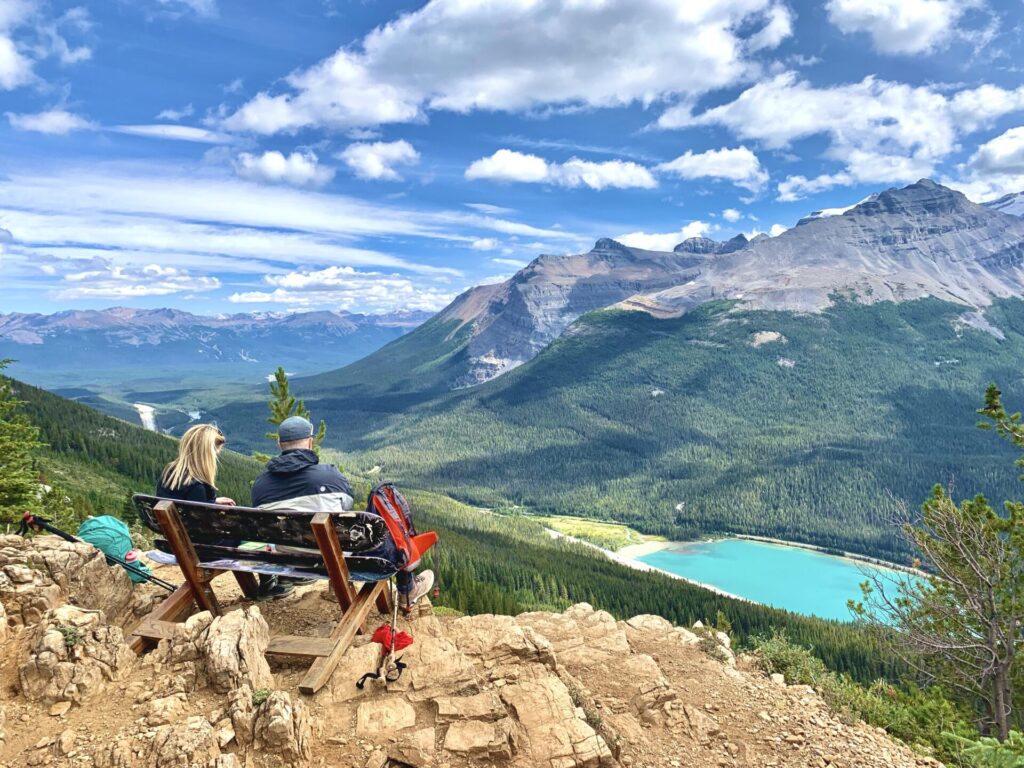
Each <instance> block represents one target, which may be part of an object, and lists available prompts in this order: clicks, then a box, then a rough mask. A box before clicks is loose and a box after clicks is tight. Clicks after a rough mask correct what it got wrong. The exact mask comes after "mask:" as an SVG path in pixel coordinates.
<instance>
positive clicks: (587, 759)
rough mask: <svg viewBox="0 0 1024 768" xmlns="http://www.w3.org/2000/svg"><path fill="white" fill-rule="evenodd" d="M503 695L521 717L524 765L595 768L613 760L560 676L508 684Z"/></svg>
mask: <svg viewBox="0 0 1024 768" xmlns="http://www.w3.org/2000/svg"><path fill="white" fill-rule="evenodd" d="M501 699H502V701H504V702H505V704H506V705H507V706H508V708H509V710H510V711H511V712H513V713H514V714H515V717H516V719H517V720H518V724H519V738H518V749H519V752H520V753H521V762H522V763H523V764H524V765H567V766H579V767H580V768H596V766H602V765H610V764H611V763H612V760H613V758H612V754H611V751H610V750H609V749H608V745H607V744H606V743H605V741H604V739H603V738H601V736H599V735H598V734H597V733H596V732H595V731H594V729H593V728H592V727H591V726H590V725H589V724H587V722H586V721H585V720H584V719H583V718H582V717H581V716H580V713H579V712H578V711H577V709H576V707H575V705H574V704H573V702H572V699H571V697H570V696H569V691H568V689H567V688H566V687H565V684H564V683H563V682H562V681H561V680H559V679H558V678H556V677H548V678H545V679H543V680H536V681H528V682H525V683H520V684H517V685H511V686H506V687H504V688H502V690H501ZM469 722H478V721H469Z"/></svg>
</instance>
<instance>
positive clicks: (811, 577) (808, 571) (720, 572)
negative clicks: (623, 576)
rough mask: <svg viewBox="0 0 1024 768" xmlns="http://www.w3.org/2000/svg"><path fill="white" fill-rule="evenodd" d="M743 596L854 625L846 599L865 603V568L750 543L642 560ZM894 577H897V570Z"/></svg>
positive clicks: (730, 542) (695, 547)
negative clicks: (861, 598) (863, 593)
mask: <svg viewBox="0 0 1024 768" xmlns="http://www.w3.org/2000/svg"><path fill="white" fill-rule="evenodd" d="M636 559H637V560H639V561H640V562H642V563H646V564H647V565H651V566H654V567H655V568H659V569H661V570H663V571H668V572H669V573H673V574H675V575H677V576H684V577H685V578H687V579H692V580H693V581H699V582H701V583H702V584H707V585H709V586H713V587H717V588H718V589H721V590H723V591H725V592H728V593H730V594H732V595H736V596H737V597H744V598H746V599H748V600H753V601H754V602H758V603H763V604H764V605H771V606H774V607H776V608H784V609H786V610H789V611H794V612H795V613H802V614H805V615H808V616H819V617H821V618H823V619H838V620H840V621H850V620H851V619H850V612H849V610H847V608H846V601H847V600H850V599H851V598H852V599H858V600H859V599H860V597H861V592H860V584H861V582H863V581H864V580H865V576H864V573H863V571H862V569H863V568H873V566H871V565H868V564H866V563H859V562H855V561H853V560H849V559H846V558H842V557H834V556H832V555H826V554H823V553H821V552H814V551H812V550H809V549H802V548H800V547H787V546H783V545H780V544H767V543H765V542H760V541H747V540H746V539H722V540H719V541H706V542H694V543H686V544H683V543H680V544H673V545H672V547H671V548H669V549H664V550H661V551H660V552H654V553H652V554H649V555H644V556H642V557H638V558H636ZM878 570H886V571H887V572H890V573H893V575H894V578H895V575H896V574H895V572H893V571H888V569H878Z"/></svg>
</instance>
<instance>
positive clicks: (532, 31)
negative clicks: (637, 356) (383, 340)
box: [0, 0, 1024, 313]
mask: <svg viewBox="0 0 1024 768" xmlns="http://www.w3.org/2000/svg"><path fill="white" fill-rule="evenodd" d="M1021 62H1024V2H1022V0H999V1H997V0H987V1H986V0H824V1H823V2H814V3H807V2H793V1H792V0H790V1H788V2H787V1H786V0H704V1H703V2H696V1H690V0H687V2H682V0H561V1H557V0H489V1H488V2H473V1H472V0H433V2H429V3H426V4H424V3H422V2H385V1H384V0H376V1H375V0H363V1H354V2H348V1H346V0H290V2H287V3H281V2H271V1H263V0H103V2H78V3H74V2H56V0H0V116H2V119H0V280H2V284H3V286H4V290H3V292H2V294H0V311H4V312H8V311H22V312H52V311H56V310H60V309H68V308H101V307H107V306H112V305H128V306H139V307H157V306H176V307H180V308H183V309H187V310H189V311H193V312H199V313H218V312H245V311H263V310H274V311H286V310H303V309H323V308H327V309H344V310H349V311H364V312H382V311H392V310H401V309H430V310H434V309H439V308H440V307H442V306H444V304H446V303H447V302H448V301H449V300H450V299H451V298H452V297H453V296H454V295H456V294H457V293H459V292H460V291H462V290H464V289H465V288H466V287H468V286H471V285H474V284H478V283H481V282H485V281H492V280H495V279H501V278H503V277H506V276H508V275H510V274H512V273H514V272H515V271H516V269H518V268H519V267H520V266H522V265H524V264H525V263H527V262H528V261H529V260H530V259H532V258H533V257H535V256H536V255H538V254H539V253H565V252H575V251H581V250H587V249H589V247H590V245H591V244H592V243H593V241H594V240H595V239H596V238H598V237H605V236H608V237H616V238H618V239H620V240H623V241H624V242H627V243H629V244H632V245H636V246H639V247H651V248H659V249H670V248H671V247H672V246H673V245H674V244H675V243H677V242H679V241H681V240H683V239H684V238H685V237H687V236H693V235H698V234H703V235H707V236H710V237H714V238H716V239H725V238H728V237H731V236H733V235H735V234H736V233H738V232H744V233H748V234H749V233H753V232H757V231H764V232H770V233H772V234H777V233H778V232H780V231H782V230H783V229H784V228H786V227H789V226H792V225H793V224H794V223H795V222H796V220H797V219H799V218H800V217H801V216H802V215H804V214H805V213H807V212H809V211H812V210H816V209H821V208H830V207H841V206H845V205H849V204H851V203H854V202H856V201H857V200H859V199H861V198H862V197H864V196H866V195H868V194H870V193H871V192H874V191H877V190H878V189H883V188H886V187H889V186H893V185H899V184H904V183H909V182H912V181H915V180H916V179H918V178H920V177H923V176H930V177H932V178H935V179H936V180H939V181H942V182H944V183H947V184H950V185H951V186H954V187H957V188H959V189H961V190H963V191H964V192H965V193H966V194H968V196H970V197H971V198H972V199H975V200H979V201H980V200H985V199H990V198H994V197H998V196H1000V195H1002V194H1006V193H1008V192H1016V191H1021V190H1024V85H1022V83H1024V70H1022V66H1024V65H1022V64H1021Z"/></svg>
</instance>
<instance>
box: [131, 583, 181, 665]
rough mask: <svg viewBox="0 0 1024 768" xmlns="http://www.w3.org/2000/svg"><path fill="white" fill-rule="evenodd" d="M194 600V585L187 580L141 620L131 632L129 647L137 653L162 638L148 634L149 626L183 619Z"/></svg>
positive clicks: (142, 651) (140, 652)
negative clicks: (159, 622)
mask: <svg viewBox="0 0 1024 768" xmlns="http://www.w3.org/2000/svg"><path fill="white" fill-rule="evenodd" d="M193 602H194V594H193V592H192V587H191V586H190V585H189V584H188V583H187V582H186V583H185V584H182V585H181V586H180V587H178V588H177V589H176V590H174V592H172V593H171V594H170V595H168V596H167V597H165V598H164V599H163V601H162V602H161V603H160V604H159V605H158V606H157V607H156V608H154V609H153V610H152V611H150V612H149V614H148V615H147V616H146V618H144V619H143V620H142V621H140V622H139V625H138V626H137V627H136V628H135V630H134V631H133V632H132V634H131V641H130V642H129V643H128V647H129V648H131V649H132V650H133V651H135V653H136V654H140V655H141V654H142V653H144V652H145V651H146V649H147V648H149V647H150V646H151V645H153V644H154V643H156V642H157V641H158V640H160V639H161V636H160V635H156V634H154V635H148V634H146V632H147V629H148V627H149V626H150V625H152V624H154V623H156V622H158V621H181V620H182V619H184V618H186V617H187V616H188V615H189V614H190V613H191V612H192V603H193Z"/></svg>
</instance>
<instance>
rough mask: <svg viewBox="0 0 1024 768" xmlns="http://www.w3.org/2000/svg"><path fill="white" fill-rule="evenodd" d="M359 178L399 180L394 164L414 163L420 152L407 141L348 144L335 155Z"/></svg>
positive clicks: (416, 161)
mask: <svg viewBox="0 0 1024 768" xmlns="http://www.w3.org/2000/svg"><path fill="white" fill-rule="evenodd" d="M337 157H338V159H339V160H342V161H343V162H344V163H345V164H346V165H347V166H348V167H349V168H351V169H352V170H353V171H354V172H355V175H356V176H358V177H359V178H360V179H371V180H378V181H401V180H402V177H401V175H399V173H398V171H396V170H395V168H394V166H396V165H415V164H416V163H418V162H419V161H420V153H419V152H417V151H416V150H415V148H413V146H412V144H410V143H409V142H407V141H404V140H399V141H392V142H384V141H377V142H374V143H373V144H349V145H348V146H347V147H345V149H344V150H343V151H342V152H341V153H339V154H338V155H337Z"/></svg>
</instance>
